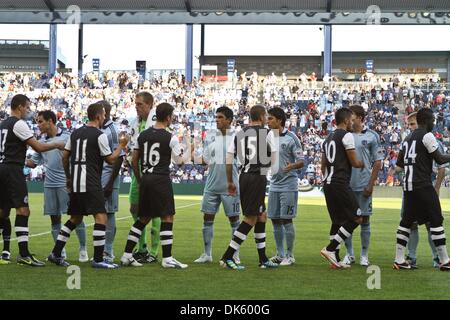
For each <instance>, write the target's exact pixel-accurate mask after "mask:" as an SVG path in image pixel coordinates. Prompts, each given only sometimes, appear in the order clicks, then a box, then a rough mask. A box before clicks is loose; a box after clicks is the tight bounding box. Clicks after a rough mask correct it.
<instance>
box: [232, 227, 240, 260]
mask: <svg viewBox="0 0 450 320" xmlns="http://www.w3.org/2000/svg"><path fill="white" fill-rule="evenodd" d="M239 224H240V222H239V220H237V221H234V222H230V227H231V239H233V235H234V232H235V231H236V230H237V228H238V227H239ZM236 255H239V249H238V250H236V252H235V253H234V255H233V257H235V256H236Z"/></svg>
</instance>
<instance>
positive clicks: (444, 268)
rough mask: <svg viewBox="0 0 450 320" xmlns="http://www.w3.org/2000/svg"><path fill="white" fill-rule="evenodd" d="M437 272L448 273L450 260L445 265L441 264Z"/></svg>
mask: <svg viewBox="0 0 450 320" xmlns="http://www.w3.org/2000/svg"><path fill="white" fill-rule="evenodd" d="M439 270H441V271H450V260H449V261H447V263H445V264H441V265H440V266H439Z"/></svg>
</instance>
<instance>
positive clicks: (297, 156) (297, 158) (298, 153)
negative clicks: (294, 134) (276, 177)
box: [283, 140, 305, 173]
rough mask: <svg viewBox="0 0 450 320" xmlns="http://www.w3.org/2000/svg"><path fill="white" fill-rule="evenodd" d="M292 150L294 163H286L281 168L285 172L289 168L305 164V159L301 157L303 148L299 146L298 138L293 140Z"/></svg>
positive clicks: (298, 167) (293, 168)
mask: <svg viewBox="0 0 450 320" xmlns="http://www.w3.org/2000/svg"><path fill="white" fill-rule="evenodd" d="M292 152H293V154H294V157H295V163H288V164H287V166H286V167H285V168H284V170H283V171H284V172H285V173H288V172H289V171H291V170H298V169H301V168H303V167H304V165H305V159H304V157H303V149H302V147H301V144H300V140H297V141H295V142H294V144H293V147H292Z"/></svg>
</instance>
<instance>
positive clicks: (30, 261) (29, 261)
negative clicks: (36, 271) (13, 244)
mask: <svg viewBox="0 0 450 320" xmlns="http://www.w3.org/2000/svg"><path fill="white" fill-rule="evenodd" d="M17 264H20V265H23V266H30V267H43V266H45V262H42V261H39V260H38V259H36V258H35V257H34V256H33V255H29V256H27V257H22V256H21V255H19V256H17Z"/></svg>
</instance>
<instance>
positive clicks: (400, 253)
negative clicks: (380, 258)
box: [395, 222, 411, 263]
mask: <svg viewBox="0 0 450 320" xmlns="http://www.w3.org/2000/svg"><path fill="white" fill-rule="evenodd" d="M410 233H411V229H410V228H407V227H406V226H405V225H402V223H401V222H400V225H399V226H398V228H397V244H396V249H395V262H396V263H404V262H405V251H406V246H407V245H408V241H409V234H410Z"/></svg>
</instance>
